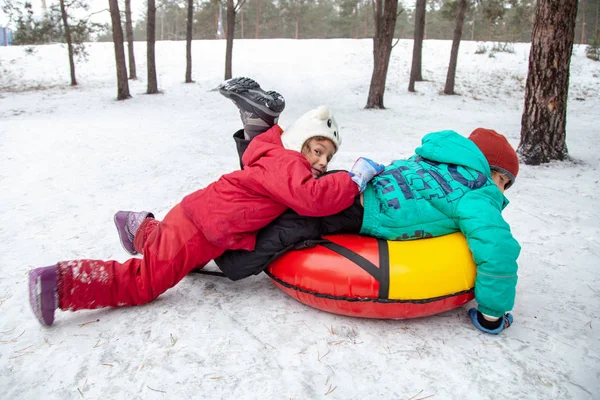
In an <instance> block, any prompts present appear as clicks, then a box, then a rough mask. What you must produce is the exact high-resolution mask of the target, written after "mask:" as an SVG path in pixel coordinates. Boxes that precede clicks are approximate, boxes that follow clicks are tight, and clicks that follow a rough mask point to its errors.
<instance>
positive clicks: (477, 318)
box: [469, 308, 513, 335]
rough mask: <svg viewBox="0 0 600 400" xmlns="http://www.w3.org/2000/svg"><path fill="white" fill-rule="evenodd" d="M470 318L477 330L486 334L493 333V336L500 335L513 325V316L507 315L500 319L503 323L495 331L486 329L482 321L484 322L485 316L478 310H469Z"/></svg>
mask: <svg viewBox="0 0 600 400" xmlns="http://www.w3.org/2000/svg"><path fill="white" fill-rule="evenodd" d="M469 317H470V318H471V322H473V325H475V327H477V329H479V330H480V331H482V332H485V333H491V334H492V335H497V334H499V333H500V332H502V331H503V330H504V329H506V328H508V327H509V326H511V325H512V323H513V316H512V314H511V313H506V314H504V315H503V316H502V317H501V318H500V321H501V322H500V325H498V327H497V328H494V329H490V328H486V327H484V326H483V324H482V322H481V321H482V320H484V318H483V315H482V314H481V313H480V312H479V311H478V310H477V309H476V308H471V309H470V310H469ZM489 322H491V321H489ZM491 323H493V322H491Z"/></svg>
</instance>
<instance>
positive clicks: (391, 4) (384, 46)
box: [365, 0, 398, 109]
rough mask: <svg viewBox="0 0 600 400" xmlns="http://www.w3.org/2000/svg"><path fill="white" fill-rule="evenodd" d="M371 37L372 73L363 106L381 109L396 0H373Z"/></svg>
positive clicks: (396, 8)
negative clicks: (372, 32)
mask: <svg viewBox="0 0 600 400" xmlns="http://www.w3.org/2000/svg"><path fill="white" fill-rule="evenodd" d="M375 3H376V5H375V15H374V19H373V22H374V26H375V35H374V37H373V74H372V75H371V86H370V87H369V97H368V98H367V105H366V106H365V108H380V109H383V108H385V106H384V105H383V94H384V92H385V81H386V79H387V72H388V67H389V64H390V54H391V53H392V40H393V39H394V29H395V27H396V19H397V18H398V14H397V13H398V0H375Z"/></svg>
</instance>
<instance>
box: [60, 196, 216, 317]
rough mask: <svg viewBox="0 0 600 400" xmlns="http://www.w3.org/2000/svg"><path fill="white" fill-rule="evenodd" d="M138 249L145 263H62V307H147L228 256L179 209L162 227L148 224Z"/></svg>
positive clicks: (147, 221)
mask: <svg viewBox="0 0 600 400" xmlns="http://www.w3.org/2000/svg"><path fill="white" fill-rule="evenodd" d="M134 245H135V248H136V250H137V251H138V252H139V253H142V254H143V258H132V259H130V260H128V261H126V262H124V263H119V262H117V261H98V260H75V261H63V262H59V263H58V264H57V265H58V300H59V307H60V308H61V309H62V310H73V311H75V310H81V309H93V308H102V307H122V306H133V305H138V304H144V303H148V302H150V301H152V300H154V299H156V298H157V297H158V296H159V295H160V294H162V293H164V292H165V291H166V290H167V289H169V288H171V287H173V286H175V284H177V282H179V281H180V280H181V279H183V277H184V276H186V275H187V274H188V273H189V272H190V271H191V270H192V269H195V268H201V267H203V266H204V265H206V263H208V262H209V261H210V260H212V259H214V258H216V257H218V256H220V255H221V254H222V253H223V252H224V251H225V249H222V248H220V247H216V246H214V245H212V244H210V243H209V242H208V240H207V239H206V238H205V237H204V234H203V233H202V231H201V230H199V229H198V228H197V227H196V225H195V224H194V223H193V222H192V221H191V220H190V219H189V218H188V217H187V216H186V215H185V212H184V210H183V208H182V207H181V205H180V204H178V205H176V206H175V207H174V208H173V209H172V210H171V211H169V213H168V214H167V215H166V216H165V218H164V220H162V221H160V222H159V221H157V220H155V219H152V218H147V219H145V220H144V222H143V223H142V225H141V226H140V228H139V229H138V231H137V233H136V236H135V241H134Z"/></svg>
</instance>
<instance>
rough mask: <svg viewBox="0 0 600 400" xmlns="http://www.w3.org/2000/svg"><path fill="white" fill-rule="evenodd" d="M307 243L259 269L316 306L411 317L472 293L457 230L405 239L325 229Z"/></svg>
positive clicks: (470, 269) (470, 265)
mask: <svg viewBox="0 0 600 400" xmlns="http://www.w3.org/2000/svg"><path fill="white" fill-rule="evenodd" d="M313 244H316V245H315V246H314V247H309V248H305V249H302V250H292V251H290V252H288V253H286V254H284V255H283V256H281V257H279V258H278V259H277V260H275V261H274V262H273V263H272V264H271V265H270V266H269V268H268V269H267V270H266V272H267V274H268V275H269V276H270V277H271V279H272V280H273V281H274V282H275V284H276V285H277V286H278V287H279V288H280V289H281V290H283V291H284V292H285V293H287V294H288V295H290V296H292V297H293V298H295V299H296V300H298V301H300V302H301V303H304V304H306V305H309V306H312V307H314V308H317V309H319V310H323V311H328V312H331V313H336V314H342V315H349V316H354V317H363V318H382V319H403V318H417V317H425V316H428V315H433V314H438V313H441V312H444V311H448V310H451V309H454V308H456V307H459V306H461V305H463V304H465V303H467V302H469V301H471V300H472V299H473V297H474V294H473V287H474V284H475V273H476V266H475V263H474V262H473V258H472V256H471V252H470V251H469V248H468V246H467V241H466V240H465V238H464V236H463V235H462V234H460V233H453V234H450V235H446V236H441V237H437V238H430V239H419V240H411V241H386V240H381V239H374V238H370V237H364V236H358V235H332V236H326V237H324V238H323V240H320V241H314V243H313Z"/></svg>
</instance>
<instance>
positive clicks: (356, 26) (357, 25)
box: [354, 0, 360, 39]
mask: <svg viewBox="0 0 600 400" xmlns="http://www.w3.org/2000/svg"><path fill="white" fill-rule="evenodd" d="M359 3H360V0H356V3H355V4H354V39H358V31H359V30H360V15H359V14H358V5H359Z"/></svg>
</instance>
